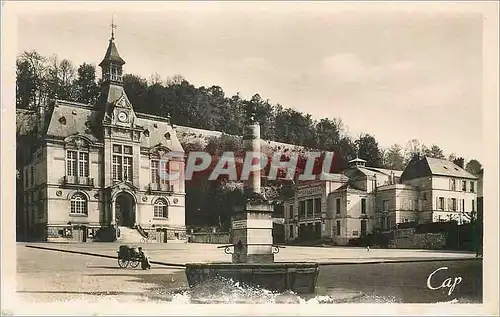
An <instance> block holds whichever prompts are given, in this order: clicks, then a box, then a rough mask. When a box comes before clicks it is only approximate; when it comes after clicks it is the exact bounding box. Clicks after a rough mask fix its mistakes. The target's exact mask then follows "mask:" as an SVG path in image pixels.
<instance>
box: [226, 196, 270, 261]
mask: <svg viewBox="0 0 500 317" xmlns="http://www.w3.org/2000/svg"><path fill="white" fill-rule="evenodd" d="M272 212H273V206H272V205H270V204H268V203H247V204H246V205H245V206H240V207H239V208H236V210H235V214H234V215H233V217H232V231H231V242H232V244H234V254H233V261H232V262H233V263H273V262H274V253H273V250H272V246H273V219H272Z"/></svg>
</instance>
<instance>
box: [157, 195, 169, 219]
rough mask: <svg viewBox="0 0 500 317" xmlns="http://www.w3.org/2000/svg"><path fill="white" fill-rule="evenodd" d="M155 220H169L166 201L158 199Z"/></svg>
mask: <svg viewBox="0 0 500 317" xmlns="http://www.w3.org/2000/svg"><path fill="white" fill-rule="evenodd" d="M154 217H155V218H168V204H167V202H166V201H165V200H164V199H158V200H157V201H156V202H155V205H154Z"/></svg>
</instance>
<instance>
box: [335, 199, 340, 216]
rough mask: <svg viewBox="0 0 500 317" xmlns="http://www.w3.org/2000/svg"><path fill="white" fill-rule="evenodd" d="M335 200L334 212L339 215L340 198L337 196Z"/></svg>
mask: <svg viewBox="0 0 500 317" xmlns="http://www.w3.org/2000/svg"><path fill="white" fill-rule="evenodd" d="M335 202H336V204H335V212H336V213H337V215H340V198H337V199H336V201H335Z"/></svg>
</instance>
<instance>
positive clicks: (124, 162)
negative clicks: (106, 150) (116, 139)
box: [113, 144, 133, 181]
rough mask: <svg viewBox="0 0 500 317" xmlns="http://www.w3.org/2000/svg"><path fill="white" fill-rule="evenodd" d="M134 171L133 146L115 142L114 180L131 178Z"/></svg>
mask: <svg viewBox="0 0 500 317" xmlns="http://www.w3.org/2000/svg"><path fill="white" fill-rule="evenodd" d="M132 171H133V170H132V147H131V146H127V145H119V144H113V180H118V181H121V180H131V179H132V178H133V174H132Z"/></svg>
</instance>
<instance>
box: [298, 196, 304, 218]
mask: <svg viewBox="0 0 500 317" xmlns="http://www.w3.org/2000/svg"><path fill="white" fill-rule="evenodd" d="M299 217H300V218H305V217H306V201H305V200H302V201H300V202H299Z"/></svg>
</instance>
